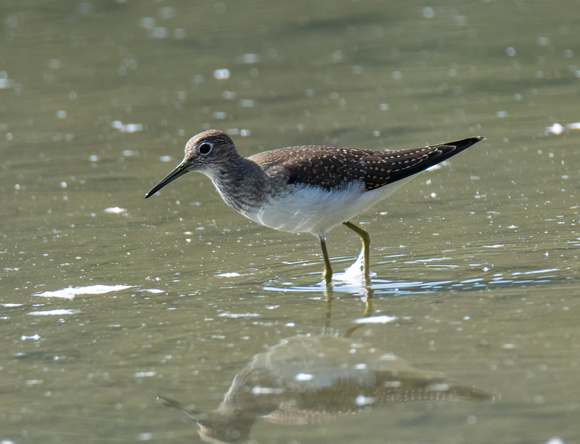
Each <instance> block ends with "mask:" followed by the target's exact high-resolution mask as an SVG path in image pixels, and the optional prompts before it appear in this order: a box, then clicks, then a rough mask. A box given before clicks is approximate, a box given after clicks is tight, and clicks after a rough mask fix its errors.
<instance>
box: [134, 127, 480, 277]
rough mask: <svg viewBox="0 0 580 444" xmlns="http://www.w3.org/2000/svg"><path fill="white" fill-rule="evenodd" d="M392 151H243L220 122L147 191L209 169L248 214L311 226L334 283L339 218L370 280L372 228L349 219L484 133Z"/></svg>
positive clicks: (262, 220) (274, 223)
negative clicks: (356, 243) (331, 251)
mask: <svg viewBox="0 0 580 444" xmlns="http://www.w3.org/2000/svg"><path fill="white" fill-rule="evenodd" d="M483 139H484V137H481V136H477V137H469V138H466V139H462V140H458V141H455V142H448V143H443V144H437V145H428V146H425V147H421V148H410V149H400V150H395V151H385V150H369V149H356V148H336V147H330V146H325V145H301V146H292V147H287V148H278V149H273V150H270V151H263V152H259V153H257V154H254V155H251V156H249V157H242V156H241V155H240V154H239V153H238V151H237V149H236V146H235V145H234V142H233V140H232V138H231V137H230V136H229V135H228V134H226V133H224V132H222V131H220V130H215V129H211V130H207V131H203V132H201V133H199V134H197V135H195V136H193V137H192V138H190V139H189V140H188V142H187V143H186V145H185V155H184V157H183V160H182V161H181V163H179V165H177V166H176V167H175V168H174V169H173V170H172V171H171V172H170V173H169V174H168V175H167V176H166V177H165V178H164V179H162V180H161V181H160V182H159V183H158V184H157V185H155V186H154V187H153V188H151V190H149V191H148V192H147V193H146V194H145V198H149V197H151V196H152V195H154V194H155V193H157V191H159V190H160V189H161V188H163V187H165V186H166V185H167V184H169V183H170V182H173V181H174V180H175V179H177V178H179V177H181V176H183V175H184V174H186V173H188V172H190V171H197V172H200V173H202V174H204V175H206V176H207V177H208V178H209V179H210V180H211V181H212V183H213V185H214V186H215V188H216V190H217V192H218V193H219V195H220V196H221V197H222V199H223V200H224V201H225V203H226V204H227V205H228V206H230V207H231V208H233V209H234V210H236V211H237V212H238V213H240V214H242V215H244V216H245V217H247V218H248V219H250V220H252V221H254V222H257V223H259V224H261V225H265V226H267V227H270V228H274V229H276V230H281V231H286V232H291V233H301V232H305V233H310V234H312V235H314V236H316V237H317V238H318V240H319V242H320V247H321V249H322V256H323V260H324V272H323V275H322V276H323V279H324V282H325V283H326V284H327V285H330V284H331V283H332V274H333V272H332V264H331V261H330V257H329V255H328V248H327V244H326V234H327V233H328V232H329V231H330V230H331V229H333V228H335V227H337V226H339V225H341V224H342V225H344V226H346V227H347V228H350V229H351V230H352V231H354V232H355V233H356V234H357V235H358V236H359V237H360V240H361V242H362V256H363V274H364V277H365V281H366V283H367V284H368V283H370V265H369V262H370V235H369V233H368V232H367V231H366V230H364V229H362V228H361V227H359V226H357V225H355V224H354V223H352V222H351V219H353V218H354V217H355V216H358V215H359V214H361V213H363V212H365V211H366V210H368V209H369V208H371V207H372V206H373V205H375V204H376V203H378V202H379V201H382V200H383V199H386V198H387V197H389V196H390V195H391V194H393V192H395V191H396V190H397V189H398V188H400V187H401V186H402V185H404V184H405V183H406V182H408V181H409V180H410V179H411V178H413V177H414V176H415V175H416V174H417V173H419V172H421V171H423V170H425V169H427V168H429V167H431V166H433V165H436V164H438V163H440V162H442V161H444V160H446V159H449V158H450V157H452V156H454V155H456V154H458V153H460V152H461V151H463V150H465V149H467V148H469V147H470V146H472V145H474V144H476V143H477V142H480V141H481V140H483Z"/></svg>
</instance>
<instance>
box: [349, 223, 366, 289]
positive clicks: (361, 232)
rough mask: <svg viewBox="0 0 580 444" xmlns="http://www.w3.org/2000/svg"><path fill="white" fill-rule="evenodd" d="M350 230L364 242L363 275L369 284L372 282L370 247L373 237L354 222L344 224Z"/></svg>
mask: <svg viewBox="0 0 580 444" xmlns="http://www.w3.org/2000/svg"><path fill="white" fill-rule="evenodd" d="M344 225H346V226H347V227H348V228H350V229H351V230H352V231H354V232H355V233H356V234H358V235H359V237H360V240H361V241H362V246H363V273H364V275H365V281H366V283H367V285H368V284H370V282H371V277H370V276H371V275H370V265H369V263H370V245H371V237H370V236H369V233H367V232H366V231H365V230H363V229H362V228H361V227H358V226H356V225H355V224H353V223H352V222H344Z"/></svg>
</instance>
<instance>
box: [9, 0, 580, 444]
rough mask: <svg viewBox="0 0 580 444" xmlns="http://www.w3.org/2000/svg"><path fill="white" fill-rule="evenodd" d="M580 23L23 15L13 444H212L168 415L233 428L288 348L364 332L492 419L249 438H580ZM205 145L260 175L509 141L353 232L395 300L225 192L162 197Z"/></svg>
mask: <svg viewBox="0 0 580 444" xmlns="http://www.w3.org/2000/svg"><path fill="white" fill-rule="evenodd" d="M577 6H578V5H576V4H574V3H573V2H569V3H562V4H560V5H558V7H555V6H554V5H552V4H550V3H548V2H538V1H527V2H521V1H514V2H499V3H488V2H469V3H464V2H463V3H462V2H456V3H452V4H449V3H446V4H443V3H440V4H439V3H437V4H432V5H431V6H425V5H415V4H412V3H409V2H390V3H389V4H388V5H386V6H385V3H384V2H379V1H370V2H364V3H363V2H347V1H315V2H312V1H310V2H302V1H299V2H290V3H287V4H284V5H281V4H280V5H275V6H274V5H272V4H271V3H270V2H259V1H253V2H229V1H227V2H202V3H199V4H198V3H197V2H195V3H193V2H185V1H183V2H178V1H163V2H121V1H117V2H115V1H110V2H94V3H93V2H52V3H46V2H34V1H32V2H28V3H26V4H24V3H22V2H4V3H3V4H2V6H0V9H1V10H2V12H3V13H2V14H1V16H2V27H1V28H0V54H1V56H0V152H1V154H2V162H1V171H2V174H0V190H1V192H2V196H3V197H2V211H0V223H1V224H2V227H3V230H2V235H1V237H0V239H1V242H0V261H1V262H2V274H1V275H0V286H1V287H0V289H1V292H0V333H1V335H2V337H3V338H4V347H3V351H4V353H2V357H1V358H0V387H1V389H0V392H1V393H2V395H1V396H2V402H1V403H0V424H2V426H1V427H0V441H1V442H2V443H3V444H4V443H10V442H13V443H76V442H95V443H102V442H143V441H152V442H163V443H179V442H192V441H193V442H199V440H200V438H199V436H198V433H197V431H196V428H197V427H196V425H195V424H194V423H193V422H192V421H188V419H187V415H184V414H183V413H182V412H179V411H178V410H175V409H171V408H165V407H164V406H163V405H162V403H160V402H158V401H156V397H157V396H158V395H161V396H163V397H165V398H168V399H172V400H176V401H178V402H179V403H181V404H183V405H184V406H186V407H187V409H195V410H196V411H198V412H210V411H212V410H214V409H215V408H216V407H217V406H218V404H219V403H220V402H221V401H222V399H223V396H224V394H225V393H226V392H227V390H228V387H230V384H232V381H233V380H234V377H235V375H236V374H239V373H240V372H242V370H243V369H244V368H245V367H246V366H247V365H248V363H250V362H251V361H252V359H253V358H254V357H255V356H257V355H259V354H260V353H264V352H267V350H270V348H269V347H275V346H276V345H277V344H283V343H284V341H285V340H288V339H289V338H294V337H296V336H299V337H301V336H304V335H306V336H307V337H309V338H315V339H316V338H317V337H318V336H324V337H328V336H331V337H336V339H337V340H339V338H341V337H343V336H345V335H347V336H349V337H350V338H351V339H352V341H353V344H358V343H364V344H367V345H365V347H370V348H371V349H376V350H380V351H381V353H384V354H392V355H393V356H397V357H399V358H401V359H403V360H404V361H407V362H408V363H409V365H410V366H412V367H413V368H415V369H417V371H419V372H420V371H425V372H427V373H429V374H438V375H443V376H441V377H442V378H445V379H444V380H445V381H451V382H450V383H451V384H453V383H456V384H460V385H463V386H473V387H476V388H477V390H480V391H482V392H484V393H487V394H489V395H493V396H495V398H494V399H495V401H494V402H489V401H483V402H482V401H477V400H474V399H470V400H449V399H448V400H434V399H430V400H425V399H420V400H416V401H414V402H390V403H384V404H381V405H380V406H379V405H376V408H372V407H373V406H375V403H373V402H372V399H371V398H372V396H368V394H367V395H364V396H363V397H362V398H357V397H355V400H357V399H358V401H357V402H358V405H359V406H361V405H362V406H363V407H364V408H363V409H362V411H361V412H359V413H356V414H349V415H346V416H340V417H339V418H337V419H335V420H332V418H325V420H324V421H319V420H317V419H316V418H318V413H320V412H315V413H312V412H311V411H308V412H307V413H308V414H304V412H301V414H300V415H298V418H299V421H298V422H307V424H302V425H295V424H294V425H289V424H279V423H277V422H270V421H268V418H262V419H260V416H265V415H266V413H264V412H261V413H260V415H257V417H256V423H255V424H254V425H253V427H252V428H251V431H250V437H251V438H253V439H254V440H256V441H257V442H305V443H306V442H331V441H332V442H344V443H347V442H348V443H350V442H368V443H373V442H377V443H378V442H385V441H387V442H393V443H399V442H400V443H415V442H417V443H419V442H445V443H467V442H470V443H471V442H481V443H487V442H501V443H531V442H534V443H544V442H547V441H548V440H550V439H551V438H555V437H561V440H562V441H563V442H565V443H567V444H568V443H574V442H580V430H579V428H578V425H577V417H578V414H579V412H580V401H578V400H579V399H580V388H579V386H578V372H579V369H578V366H579V363H580V327H578V318H579V312H580V297H579V296H580V286H579V285H578V274H579V270H580V267H579V266H578V263H579V262H578V247H579V245H580V234H579V231H580V230H579V228H578V219H579V212H580V204H579V203H578V201H577V198H576V192H577V189H578V178H579V168H578V164H579V163H578V153H577V148H578V142H579V141H580V130H578V124H577V122H579V121H580V117H579V116H580V112H579V111H580V105H578V103H579V101H578V100H577V95H578V93H577V91H578V88H579V86H580V59H579V53H580V48H578V47H577V46H578V45H577V42H578V41H579V38H580V35H579V31H578V26H577V24H576V23H577V21H578V19H579V18H580V13H579V12H578V8H577ZM208 128H219V129H222V130H227V131H228V132H229V133H230V134H231V135H232V137H233V138H234V140H235V142H236V143H237V145H238V148H239V150H240V152H241V153H242V154H244V155H250V154H252V153H254V152H257V151H260V150H263V149H270V148H278V147H282V146H291V145H296V144H316V143H324V144H331V145H338V146H355V147H360V148H405V147H413V146H422V145H425V144H427V143H438V142H446V141H450V140H457V139H459V138H462V137H468V136H474V135H483V136H485V137H486V138H487V140H486V141H484V142H481V143H479V144H477V145H476V146H474V147H473V148H471V149H469V150H468V151H466V152H464V153H462V154H460V155H458V156H457V157H454V158H453V159H451V160H450V161H449V162H446V164H445V165H443V166H442V167H441V168H438V169H433V170H430V171H427V172H425V173H422V174H421V175H419V176H418V177H417V178H415V179H414V180H413V181H411V182H410V183H409V184H407V185H406V186H405V188H404V189H402V190H399V191H398V192H397V193H396V194H395V195H394V196H393V197H391V198H390V199H389V200H387V201H384V202H382V203H380V204H378V205H377V206H376V207H375V208H374V209H373V210H371V211H369V212H368V213H366V214H364V215H361V216H359V217H358V218H357V219H356V222H357V223H358V224H360V225H361V226H363V227H364V228H365V229H367V230H368V231H369V232H370V234H371V240H372V252H371V264H372V272H373V276H372V283H371V288H370V289H367V288H365V287H364V286H363V285H362V283H361V279H360V276H358V275H357V270H356V266H355V267H351V268H350V270H349V272H347V273H346V274H343V273H342V272H343V270H345V269H347V268H349V267H350V266H351V264H353V262H355V260H356V256H357V255H358V251H359V248H360V245H359V240H358V239H357V236H356V235H354V234H353V233H350V232H349V230H344V229H343V228H337V229H336V230H334V231H332V232H331V233H329V235H328V244H329V250H330V254H331V257H332V262H333V265H334V267H335V270H336V272H337V275H336V276H335V281H334V286H333V290H332V291H329V290H327V289H326V288H325V287H324V286H323V285H322V284H321V271H322V268H323V266H322V262H321V257H320V251H319V246H318V241H317V240H316V239H315V238H314V237H312V236H310V235H306V234H302V235H295V234H288V233H281V232H277V231H274V230H270V229H267V228H265V227H262V226H259V225H256V224H254V223H252V222H250V221H248V220H246V219H244V218H243V217H242V216H239V215H237V214H235V213H234V212H233V211H232V210H230V209H229V208H227V207H226V206H225V204H224V203H223V202H222V201H221V199H220V198H219V196H218V195H217V193H216V192H215V191H214V189H213V186H212V185H211V183H210V182H209V181H208V180H207V178H205V177H203V176H202V175H194V174H191V175H188V176H186V177H184V178H182V179H180V180H178V181H176V182H174V183H172V184H171V185H169V186H168V187H166V188H164V189H163V190H162V192H160V193H159V194H158V195H156V196H154V197H152V198H151V199H148V200H147V201H145V200H144V199H143V196H144V194H145V192H146V191H147V190H149V189H150V188H151V187H152V186H153V185H154V184H155V183H157V181H158V180H159V179H161V178H162V177H163V176H164V175H165V174H166V173H168V172H169V171H170V169H171V168H173V167H174V166H175V165H176V164H177V163H178V162H179V160H180V159H181V156H182V152H183V151H182V147H183V145H184V144H185V142H186V141H187V139H188V138H189V137H190V136H192V135H193V134H195V133H197V132H199V131H202V130H204V129H208ZM365 310H366V312H365ZM371 310H372V313H373V317H371V318H367V319H366V321H365V320H362V321H361V319H363V318H364V315H365V314H367V315H368V314H369V313H370V312H371ZM315 339H314V340H315ZM293 356H294V355H293ZM292 359H296V357H295V356H294V357H293V358H292ZM337 359H338V358H337ZM292 362H294V361H292ZM337 362H342V361H340V360H339V361H337ZM348 362H350V361H348ZM362 364H365V365H366V364H368V362H361V365H362ZM337 365H342V364H337ZM304 374H306V375H308V372H307V371H305V372H304ZM273 387H274V386H273ZM270 388H272V387H270ZM274 388H276V389H279V388H280V387H279V386H275V387H274ZM257 393H258V394H259V393H262V392H260V391H259V390H258V391H257ZM305 393H307V391H303V392H299V396H306V395H305ZM361 394H362V391H361ZM361 400H362V401H361ZM285 402H286V403H285V404H284V406H286V405H288V402H290V401H288V400H285ZM292 402H296V401H291V402H290V403H292ZM326 404H328V402H327V403H326ZM376 404H379V403H376ZM325 407H326V408H327V409H328V405H325ZM279 411H280V412H283V411H285V410H284V409H283V408H280V409H279ZM294 413H296V412H294ZM272 416H275V415H270V419H272ZM330 416H332V415H330ZM553 442H557V441H555V440H553Z"/></svg>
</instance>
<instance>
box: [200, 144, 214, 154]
mask: <svg viewBox="0 0 580 444" xmlns="http://www.w3.org/2000/svg"><path fill="white" fill-rule="evenodd" d="M211 148H212V147H211V143H207V142H204V143H202V144H201V145H200V146H199V148H198V150H199V154H209V153H210V151H211Z"/></svg>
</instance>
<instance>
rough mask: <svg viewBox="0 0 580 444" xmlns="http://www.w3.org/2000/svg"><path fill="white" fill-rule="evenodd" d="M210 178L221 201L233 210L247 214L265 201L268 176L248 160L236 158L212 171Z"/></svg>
mask: <svg viewBox="0 0 580 444" xmlns="http://www.w3.org/2000/svg"><path fill="white" fill-rule="evenodd" d="M206 175H207V176H209V177H210V179H211V181H212V182H213V184H214V186H215V187H216V189H217V191H218V192H219V194H220V196H221V197H222V199H223V200H224V201H225V203H227V204H228V205H229V206H230V207H232V208H233V209H234V210H236V211H238V212H240V213H242V214H247V213H251V212H253V211H255V209H256V208H257V207H259V206H260V205H261V204H262V203H263V202H264V200H265V199H266V195H265V190H266V189H267V187H266V186H265V185H266V182H267V181H268V176H267V175H266V173H264V171H262V169H261V168H260V167H259V166H258V165H257V164H256V163H255V162H252V161H251V160H249V159H246V158H244V157H241V156H239V157H237V158H235V159H230V161H229V162H228V163H227V164H226V165H221V166H219V167H217V168H215V169H213V170H212V172H211V174H208V173H206Z"/></svg>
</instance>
